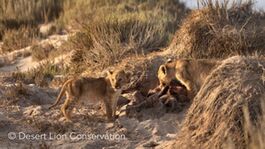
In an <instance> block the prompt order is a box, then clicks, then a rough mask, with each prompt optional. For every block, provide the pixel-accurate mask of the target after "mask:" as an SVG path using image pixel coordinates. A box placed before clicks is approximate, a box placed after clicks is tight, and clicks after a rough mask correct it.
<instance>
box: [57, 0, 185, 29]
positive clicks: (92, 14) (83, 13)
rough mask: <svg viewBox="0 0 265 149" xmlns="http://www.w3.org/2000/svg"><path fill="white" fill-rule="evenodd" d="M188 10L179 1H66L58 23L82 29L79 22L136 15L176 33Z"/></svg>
mask: <svg viewBox="0 0 265 149" xmlns="http://www.w3.org/2000/svg"><path fill="white" fill-rule="evenodd" d="M187 11H188V9H187V8H186V7H185V5H184V3H182V2H180V1H179V0H174V1H172V0H156V1H153V0H141V1H139V0H101V1H98V0H65V2H64V12H63V14H62V15H61V16H60V18H59V21H58V23H59V24H61V25H70V27H71V28H75V29H76V28H80V27H82V26H80V23H81V24H83V23H89V22H91V21H92V20H94V19H100V18H108V17H112V16H116V17H123V18H124V17H125V18H126V16H128V15H136V16H139V17H141V18H142V19H145V20H149V19H150V18H156V21H158V22H164V23H165V24H164V25H165V27H166V28H167V29H168V30H170V31H172V30H173V31H175V29H176V28H177V25H178V24H179V22H180V21H181V18H182V17H183V16H185V14H186V12H187Z"/></svg>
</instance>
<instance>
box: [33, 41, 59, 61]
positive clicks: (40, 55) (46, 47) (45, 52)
mask: <svg viewBox="0 0 265 149" xmlns="http://www.w3.org/2000/svg"><path fill="white" fill-rule="evenodd" d="M54 50H55V48H54V47H53V45H51V44H41V45H33V46H32V47H31V55H32V59H33V60H35V61H41V60H43V59H47V58H48V57H49V55H50V53H51V52H52V51H54Z"/></svg>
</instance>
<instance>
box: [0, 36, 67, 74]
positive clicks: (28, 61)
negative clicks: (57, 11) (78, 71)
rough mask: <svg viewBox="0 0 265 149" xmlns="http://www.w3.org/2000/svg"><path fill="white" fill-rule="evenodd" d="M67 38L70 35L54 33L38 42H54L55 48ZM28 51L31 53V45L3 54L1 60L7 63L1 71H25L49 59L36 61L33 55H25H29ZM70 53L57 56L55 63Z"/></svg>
mask: <svg viewBox="0 0 265 149" xmlns="http://www.w3.org/2000/svg"><path fill="white" fill-rule="evenodd" d="M67 39H68V35H53V36H51V37H49V38H48V39H45V40H43V41H40V42H39V43H38V44H46V43H49V44H52V45H53V46H54V47H55V48H58V47H59V46H60V45H61V44H62V42H63V41H66V40H67ZM28 53H30V46H29V47H26V48H23V49H20V50H16V51H13V52H10V53H8V54H5V55H1V56H0V62H1V63H2V64H6V65H4V66H3V67H1V68H0V72H15V71H21V72H25V71H27V70H30V69H32V68H35V67H38V66H39V65H40V64H41V63H43V62H45V61H47V60H43V61H40V62H35V61H33V60H32V57H31V56H24V55H29V54H28ZM69 55H70V54H65V55H61V56H59V57H56V58H55V59H54V60H52V61H53V62H54V63H59V62H60V61H62V60H64V59H65V58H66V57H67V56H69Z"/></svg>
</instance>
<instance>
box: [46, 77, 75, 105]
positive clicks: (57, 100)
mask: <svg viewBox="0 0 265 149" xmlns="http://www.w3.org/2000/svg"><path fill="white" fill-rule="evenodd" d="M71 81H72V79H71V80H68V81H66V82H65V83H64V84H63V86H62V89H61V91H60V93H59V95H58V97H57V99H56V101H55V103H54V104H53V105H51V106H50V107H49V109H51V108H53V107H55V106H57V104H58V103H59V102H60V100H61V98H62V97H63V95H64V93H65V88H66V86H67V85H68V84H69V83H70V82H71Z"/></svg>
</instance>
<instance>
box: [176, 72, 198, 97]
mask: <svg viewBox="0 0 265 149" xmlns="http://www.w3.org/2000/svg"><path fill="white" fill-rule="evenodd" d="M176 78H177V79H178V80H179V81H180V82H181V84H183V85H184V86H185V87H186V88H187V91H188V98H189V99H193V98H194V97H195V95H196V86H195V84H194V83H193V82H192V77H191V76H190V75H189V74H188V73H186V72H185V71H183V72H182V73H179V74H176Z"/></svg>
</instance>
